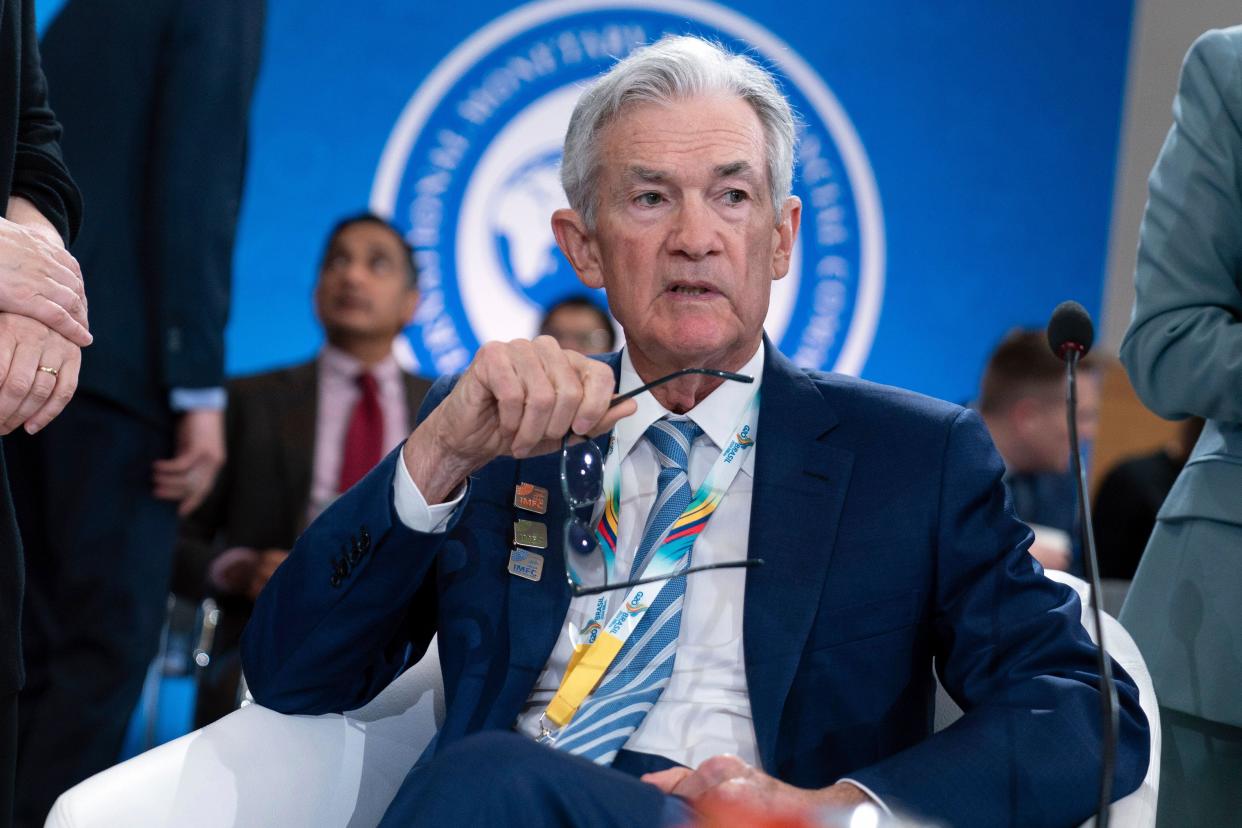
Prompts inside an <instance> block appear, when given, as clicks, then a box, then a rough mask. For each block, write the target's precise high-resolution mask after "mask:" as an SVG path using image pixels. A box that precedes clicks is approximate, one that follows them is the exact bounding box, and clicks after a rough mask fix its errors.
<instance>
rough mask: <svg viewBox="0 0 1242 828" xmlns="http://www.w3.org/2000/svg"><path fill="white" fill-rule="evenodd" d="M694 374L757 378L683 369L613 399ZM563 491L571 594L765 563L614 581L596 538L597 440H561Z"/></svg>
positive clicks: (600, 490) (600, 462)
mask: <svg viewBox="0 0 1242 828" xmlns="http://www.w3.org/2000/svg"><path fill="white" fill-rule="evenodd" d="M688 374H701V375H704V376H709V377H719V378H720V379H723V380H729V381H731V382H745V383H750V382H754V381H755V378H754V377H748V376H746V375H745V374H734V373H732V372H730V371H718V370H716V369H714V368H683V369H682V370H680V371H674V372H673V373H671V374H669V375H667V376H664V377H660V378H659V379H657V380H654V381H653V382H649V383H647V384H646V385H641V386H639V387H638V388H635V389H634V390H632V391H627V392H626V393H624V394H619V395H617V396H616V397H613V399H612V402H611V403H610V404H609V407H611V406H614V405H617V404H618V403H621V402H624V401H625V400H628V399H631V398H633V397H637V396H638V395H639V394H642V393H643V392H645V391H650V390H651V389H652V388H655V387H656V386H659V385H663V384H664V383H666V382H669V381H671V380H675V379H677V378H678V377H684V376H686V375H688ZM561 494H562V495H564V497H565V505H566V512H565V534H564V541H565V542H564V547H563V554H564V556H565V575H566V578H567V579H568V581H569V589H570V592H572V593H573V594H574V595H575V596H580V595H599V594H600V593H603V592H611V591H612V590H616V589H630V588H631V587H636V586H640V585H642V584H650V583H655V582H657V581H666V580H668V579H670V578H676V577H679V576H682V575H690V574H692V573H695V572H705V571H707V570H709V569H733V568H737V567H752V566H761V565H762V564H763V560H762V559H759V558H748V559H746V560H740V561H725V562H722V563H714V564H703V565H702V566H690V567H686V568H685V569H682V570H679V571H676V572H669V573H667V574H664V575H656V576H653V577H649V578H634V579H630V580H624V581H613V582H610V578H611V577H612V576H613V573H612V561H611V560H610V559H609V556H606V555H605V553H604V551H603V550H602V549H601V548H600V545H599V540H598V538H596V536H595V520H594V518H595V512H596V507H597V505H598V504H599V501H600V498H601V497H603V495H604V456H603V454H602V453H601V452H600V450H599V446H598V445H596V443H595V441H594V440H590V439H587V438H585V437H580V436H578V435H576V434H573V433H572V432H571V433H569V434H566V435H565V438H564V439H563V440H561Z"/></svg>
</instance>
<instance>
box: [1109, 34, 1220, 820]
mask: <svg viewBox="0 0 1242 828" xmlns="http://www.w3.org/2000/svg"><path fill="white" fill-rule="evenodd" d="M1134 286H1135V301H1134V314H1133V318H1132V319H1131V322H1130V328H1129V330H1128V331H1126V335H1125V339H1124V340H1122V343H1121V361H1122V363H1124V365H1125V367H1126V371H1127V372H1128V373H1129V376H1130V382H1131V383H1133V385H1134V390H1135V391H1137V392H1138V395H1139V398H1140V399H1141V400H1142V401H1143V403H1144V404H1145V405H1146V406H1147V407H1148V408H1150V409H1151V410H1152V411H1154V412H1156V413H1157V414H1159V415H1160V416H1162V417H1165V418H1168V419H1181V418H1183V417H1189V416H1192V415H1194V416H1199V417H1203V418H1205V419H1206V421H1207V422H1206V423H1205V424H1204V426H1203V433H1202V434H1201V435H1200V437H1199V440H1198V442H1197V443H1196V444H1195V448H1194V451H1193V452H1191V455H1190V459H1189V460H1187V461H1186V465H1185V467H1184V468H1183V469H1182V471H1181V473H1180V474H1179V475H1178V477H1177V482H1175V483H1174V484H1173V488H1172V490H1171V491H1170V492H1169V495H1168V497H1167V498H1166V499H1165V502H1164V504H1163V505H1162V506H1161V508H1160V514H1159V516H1158V518H1157V520H1156V528H1155V530H1154V531H1153V532H1152V535H1151V540H1150V541H1148V544H1147V549H1146V551H1144V553H1143V558H1142V561H1140V563H1139V567H1138V571H1137V572H1136V573H1135V575H1134V581H1133V583H1132V584H1131V585H1130V591H1129V594H1128V595H1127V596H1126V603H1125V605H1124V606H1123V607H1122V610H1121V617H1120V620H1121V623H1122V624H1124V625H1125V627H1126V629H1128V630H1129V631H1130V634H1131V635H1132V636H1134V641H1135V643H1136V644H1138V646H1139V649H1140V650H1142V653H1143V657H1144V659H1146V661H1147V666H1148V668H1150V670H1151V677H1152V681H1153V682H1154V683H1155V686H1156V696H1157V698H1158V699H1159V700H1160V724H1161V729H1162V730H1163V751H1162V754H1161V756H1162V761H1161V765H1160V803H1159V808H1158V811H1157V814H1158V820H1159V823H1160V825H1162V826H1183V825H1233V824H1236V823H1237V821H1238V814H1239V813H1240V812H1242V784H1239V781H1240V780H1242V692H1239V686H1240V684H1242V611H1239V607H1242V27H1234V28H1230V29H1223V30H1216V31H1210V32H1207V33H1206V34H1204V35H1202V36H1201V37H1200V38H1199V39H1198V40H1196V41H1195V43H1194V45H1193V46H1192V47H1191V48H1190V52H1189V53H1188V54H1187V55H1186V60H1185V63H1183V65H1182V75H1181V81H1180V83H1179V86H1178V91H1177V97H1176V99H1175V100H1174V102H1173V126H1172V128H1171V129H1170V130H1169V134H1168V137H1167V138H1166V139H1165V142H1164V147H1163V148H1162V149H1161V151H1160V157H1159V159H1158V160H1157V161H1156V166H1155V168H1154V169H1153V170H1152V172H1151V177H1150V179H1149V180H1148V201H1147V211H1146V213H1145V214H1144V215H1143V225H1142V230H1141V232H1140V235H1139V251H1138V265H1137V268H1136V270H1135V274H1134Z"/></svg>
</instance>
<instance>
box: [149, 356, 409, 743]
mask: <svg viewBox="0 0 1242 828" xmlns="http://www.w3.org/2000/svg"><path fill="white" fill-rule="evenodd" d="M402 379H403V380H404V382H405V407H406V411H407V412H408V420H409V422H410V423H411V424H412V423H413V422H414V415H415V414H416V413H417V412H418V407H419V406H420V405H421V404H422V401H423V397H424V396H426V394H427V390H428V389H429V388H430V387H431V383H430V382H428V381H427V380H425V379H422V378H420V377H414V376H410V375H408V374H406V375H404V376H403V377H402ZM228 389H229V405H228V411H227V414H226V427H225V430H226V434H227V439H228V460H226V461H225V464H224V468H223V469H221V471H220V476H219V477H218V478H217V479H216V485H215V487H214V488H213V489H212V492H211V494H210V495H209V496H208V497H207V500H206V501H204V502H203V505H202V506H200V507H199V508H198V509H197V510H196V511H195V512H194V513H193V514H192V515H190V517H189V518H187V519H186V520H185V521H184V522H183V523H182V526H181V531H180V533H179V538H178V544H177V577H176V579H175V583H174V585H175V586H176V587H177V589H178V591H179V592H182V593H183V594H188V595H191V596H194V597H199V596H200V595H201V594H202V592H203V588H204V585H205V584H206V582H207V569H208V567H209V566H210V564H211V561H212V560H213V559H214V558H215V557H216V556H217V555H218V554H219V553H220V552H221V550H223V549H227V548H228V547H231V546H249V547H253V548H255V549H292V548H293V543H294V541H296V540H297V537H298V535H299V534H301V533H302V530H303V529H305V528H306V522H307V512H308V504H309V502H310V491H311V473H312V468H313V462H314V458H315V425H316V416H317V410H316V406H317V401H318V396H319V371H318V361H317V360H315V361H311V362H306V363H302V364H301V365H295V366H293V367H290V368H282V369H280V370H276V371H270V372H267V373H263V374H256V375H254V376H250V377H243V378H240V379H237V380H233V381H231V382H230V383H229V386H228ZM216 600H217V602H218V604H219V605H220V609H221V616H220V622H219V625H218V626H217V628H216V632H215V638H214V640H213V643H212V652H211V656H212V658H211V664H210V665H209V667H208V668H207V670H206V671H205V673H204V675H203V677H202V678H201V680H200V682H199V691H198V704H197V710H196V713H195V725H196V726H197V727H202V726H203V725H206V724H208V723H210V722H212V721H215V720H216V719H218V718H220V717H221V716H224V715H226V714H228V713H229V712H230V711H232V710H233V709H234V707H235V706H236V694H237V686H238V680H239V678H240V676H241V664H240V659H239V657H238V652H237V648H238V645H239V643H240V641H241V633H242V629H243V628H244V627H245V626H246V622H247V621H248V620H249V619H250V612H251V610H252V609H253V604H252V603H251V601H250V600H249V599H248V598H246V597H244V596H240V595H221V596H218V597H217V599H216Z"/></svg>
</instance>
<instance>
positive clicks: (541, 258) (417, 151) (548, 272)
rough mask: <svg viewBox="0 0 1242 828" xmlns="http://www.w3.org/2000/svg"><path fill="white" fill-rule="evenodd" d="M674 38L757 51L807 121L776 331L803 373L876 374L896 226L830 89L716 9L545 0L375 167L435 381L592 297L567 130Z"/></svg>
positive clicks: (451, 58) (402, 127)
mask: <svg viewBox="0 0 1242 828" xmlns="http://www.w3.org/2000/svg"><path fill="white" fill-rule="evenodd" d="M670 32H674V33H688V34H699V35H703V36H706V37H709V38H711V39H714V40H719V41H720V42H722V43H724V44H725V45H726V46H727V47H729V48H731V49H733V50H736V51H746V52H748V53H750V54H752V55H754V56H755V57H756V58H757V59H759V60H760V61H761V62H763V63H765V64H766V65H767V66H768V68H769V69H771V70H772V71H773V72H774V74H775V75H776V76H777V78H778V79H779V81H780V82H781V85H782V87H783V90H784V92H785V94H786V95H787V96H788V97H789V99H790V103H791V104H792V105H793V106H794V109H795V110H796V111H797V112H798V113H799V115H800V116H801V118H802V120H803V124H802V127H801V130H800V136H799V144H798V153H797V171H796V174H795V177H794V194H795V195H797V196H799V197H800V198H801V199H802V203H803V219H802V232H801V233H800V234H799V240H798V244H797V247H796V249H795V251H794V256H793V261H792V263H791V267H790V273H789V275H788V276H786V277H785V278H784V279H782V280H780V281H778V282H775V283H774V284H773V289H772V301H771V305H770V307H769V309H768V316H767V320H766V322H765V329H766V330H767V332H768V334H769V336H771V337H772V340H773V341H774V342H775V343H776V344H777V345H778V346H779V347H780V349H781V350H782V351H783V352H785V353H786V354H788V355H790V357H791V358H792V359H793V360H794V362H796V363H797V364H799V365H801V366H803V367H808V368H822V369H832V370H837V371H842V372H845V373H852V374H857V373H858V372H859V371H860V370H861V369H862V366H863V364H864V363H865V361H866V358H867V354H868V352H869V351H870V348H871V342H872V338H873V336H874V333H875V327H876V323H877V321H878V319H879V312H880V303H881V300H882V298H883V293H884V228H883V220H882V216H881V210H880V200H879V195H878V193H877V191H876V186H875V180H874V177H873V176H872V173H871V167H870V164H869V163H868V161H867V157H866V153H865V152H864V151H863V148H862V145H861V143H860V142H859V140H858V136H857V134H856V133H855V131H854V128H853V125H852V124H851V123H850V121H849V119H848V117H847V116H846V115H845V112H844V111H843V110H842V108H841V106H840V104H839V103H838V102H837V100H836V98H835V97H834V96H833V95H832V93H831V92H830V91H829V89H828V87H827V85H826V84H825V83H824V82H823V80H822V79H821V78H820V77H819V75H818V74H817V73H816V72H815V71H814V70H813V69H811V67H810V66H809V65H807V64H806V63H805V62H804V61H803V60H802V59H801V58H799V57H798V56H797V55H796V54H795V53H794V52H793V51H792V50H791V49H790V48H789V47H788V46H787V45H785V44H784V43H782V42H781V41H780V40H779V39H777V38H776V37H775V36H774V35H772V34H771V33H770V32H768V31H767V30H766V29H764V28H762V27H761V26H759V25H758V24H757V23H755V22H753V21H751V20H749V19H747V18H745V17H743V16H742V15H740V14H738V13H736V12H734V11H731V10H729V9H726V8H724V7H723V6H719V5H717V4H715V3H710V2H704V1H703V0H658V2H657V1H656V0H629V2H625V1H624V0H620V1H619V2H606V0H585V1H584V0H542V2H535V3H530V4H528V5H525V6H522V7H520V8H518V9H516V10H514V11H512V12H510V13H509V14H507V15H505V16H503V17H500V18H498V19H496V20H494V21H492V22H491V23H490V24H488V25H487V26H485V27H484V28H482V29H480V30H479V31H477V32H475V33H474V34H473V35H472V36H471V37H470V38H469V39H467V40H466V41H465V42H464V43H462V44H461V45H460V46H458V47H457V48H456V49H454V50H453V51H452V52H451V53H450V54H449V55H448V56H447V57H446V58H445V59H444V60H443V61H441V63H440V64H439V65H438V66H437V67H436V69H435V70H434V71H433V72H432V73H431V75H429V76H428V77H427V79H426V80H425V81H424V82H423V83H422V85H420V86H419V87H418V89H417V90H416V91H415V92H414V95H413V97H411V99H410V101H409V103H408V104H407V105H406V107H405V109H404V110H403V111H402V113H401V116H400V118H399V119H398V121H397V123H396V125H395V126H394V128H393V130H392V133H391V135H390V136H389V138H388V143H387V145H386V146H385V148H384V153H383V156H382V157H381V159H380V164H379V168H378V170H377V171H376V175H375V181H374V183H373V185H372V190H371V209H372V210H374V211H375V212H376V213H378V214H380V215H382V216H385V217H388V218H389V219H391V220H392V222H393V223H394V224H395V225H396V226H397V228H398V229H399V230H400V231H401V232H402V233H404V234H405V236H406V238H407V239H408V240H409V242H410V244H411V246H412V247H413V248H414V254H415V258H416V261H417V263H418V268H419V284H420V288H421V290H422V301H421V303H420V306H419V310H418V314H417V316H416V317H415V320H414V325H413V327H412V328H411V331H410V334H411V336H410V344H411V346H412V349H413V352H414V355H415V357H416V360H417V362H418V365H419V369H420V370H421V371H423V372H424V373H440V374H443V373H452V372H456V371H460V370H462V369H464V368H465V366H466V364H467V363H468V362H469V361H470V359H471V357H472V356H473V354H474V351H475V350H476V349H477V348H478V346H479V345H480V344H481V343H483V342H487V341H489V340H495V339H500V340H508V339H513V338H516V337H529V336H532V335H533V334H534V333H535V331H536V330H537V329H538V326H539V320H540V318H541V316H542V314H543V310H544V308H546V307H547V306H548V305H550V304H552V303H553V302H556V301H557V300H558V299H561V298H564V297H565V296H567V295H570V294H581V293H583V292H584V291H585V290H586V288H584V287H583V286H582V284H581V283H580V282H579V281H578V279H577V277H576V276H575V275H574V272H573V269H572V268H571V267H570V266H569V263H568V262H567V261H566V260H565V258H564V256H562V255H561V253H560V251H559V249H558V248H557V246H556V240H555V239H554V238H553V236H552V228H551V224H550V218H551V215H552V211H553V210H556V209H557V208H559V207H563V206H566V199H565V194H564V191H563V190H562V189H561V185H560V172H559V164H560V156H561V144H562V142H563V141H564V137H565V129H566V127H567V126H568V124H569V117H570V114H571V113H572V111H573V107H574V104H575V103H576V102H577V99H578V96H579V94H580V93H581V90H582V89H583V87H584V85H585V84H587V83H589V82H590V80H591V79H592V78H594V77H596V76H598V75H600V74H601V73H603V72H605V71H607V70H608V69H609V68H610V67H611V66H612V65H613V63H614V62H615V61H616V60H617V59H618V58H620V57H624V56H625V55H626V54H628V53H629V52H631V51H632V50H633V49H634V48H636V47H638V46H641V45H643V44H645V43H649V42H652V41H654V40H657V39H659V38H660V37H661V36H663V35H664V34H667V33H670ZM599 299H600V302H601V304H602V303H603V302H604V297H603V296H602V294H601V295H600V297H599Z"/></svg>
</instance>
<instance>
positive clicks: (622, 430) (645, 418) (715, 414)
mask: <svg viewBox="0 0 1242 828" xmlns="http://www.w3.org/2000/svg"><path fill="white" fill-rule="evenodd" d="M765 347H766V346H765V345H764V343H763V342H762V341H761V342H760V343H759V348H758V350H756V351H755V354H754V356H752V357H751V358H750V360H749V361H748V362H747V363H746V364H745V365H743V366H742V368H741V370H740V371H738V373H739V374H746V375H747V376H751V377H754V378H755V381H754V382H753V383H746V382H730V381H728V380H725V381H724V382H722V383H720V385H719V386H718V387H717V388H716V390H715V391H713V392H712V393H710V394H708V395H707V397H706V398H705V399H704V400H703V401H702V402H700V403H699V404H698V405H696V406H695V407H694V408H692V409H690V411H689V412H687V413H686V416H687V417H689V418H690V419H691V420H693V421H694V423H695V424H696V425H697V426H698V427H699V428H701V429H703V433H704V434H706V435H707V436H708V438H709V439H710V440H711V441H712V442H713V443H715V444H716V447H717V448H723V447H724V446H727V445H728V444H729V440H731V439H732V438H733V429H735V428H736V427H737V424H738V421H739V420H740V419H741V417H742V413H743V412H744V411H745V409H746V405H747V403H749V402H750V398H751V397H753V396H754V395H755V394H756V393H757V392H758V391H759V386H760V385H761V384H762V383H763V357H764V348H765ZM642 384H643V380H642V377H640V376H639V375H638V371H636V370H635V369H634V363H633V361H632V360H631V359H630V352H629V349H628V348H627V349H624V350H622V351H621V383H620V385H619V386H618V390H619V391H620V392H621V393H625V392H626V391H629V390H631V389H633V388H637V387H638V386H640V385H642ZM634 401H635V402H637V403H638V410H637V411H635V412H634V413H633V414H632V415H630V416H629V417H626V418H625V419H624V420H622V421H621V422H619V423H617V426H616V428H615V429H614V431H613V436H614V438H615V439H616V456H617V457H618V458H622V459H624V458H625V457H626V455H628V454H629V453H630V451H631V449H633V448H634V446H635V445H637V444H638V441H639V440H641V439H642V438H643V435H644V434H646V433H647V429H648V428H649V427H650V426H651V424H652V423H654V422H655V421H656V420H658V419H660V418H661V417H664V416H666V415H669V414H671V413H672V412H670V411H669V410H668V409H666V408H665V407H664V406H662V405H660V403H659V402H658V401H657V400H656V398H655V397H654V396H652V394H651V392H650V391H645V392H643V393H642V394H639V395H638V396H637V397H635V398H634ZM753 457H754V452H747V458H746V463H745V464H744V465H743V466H742V468H743V469H746V470H747V471H748V472H749V470H750V468H751V466H752V465H753V462H754V461H753V459H752V458H753Z"/></svg>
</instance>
